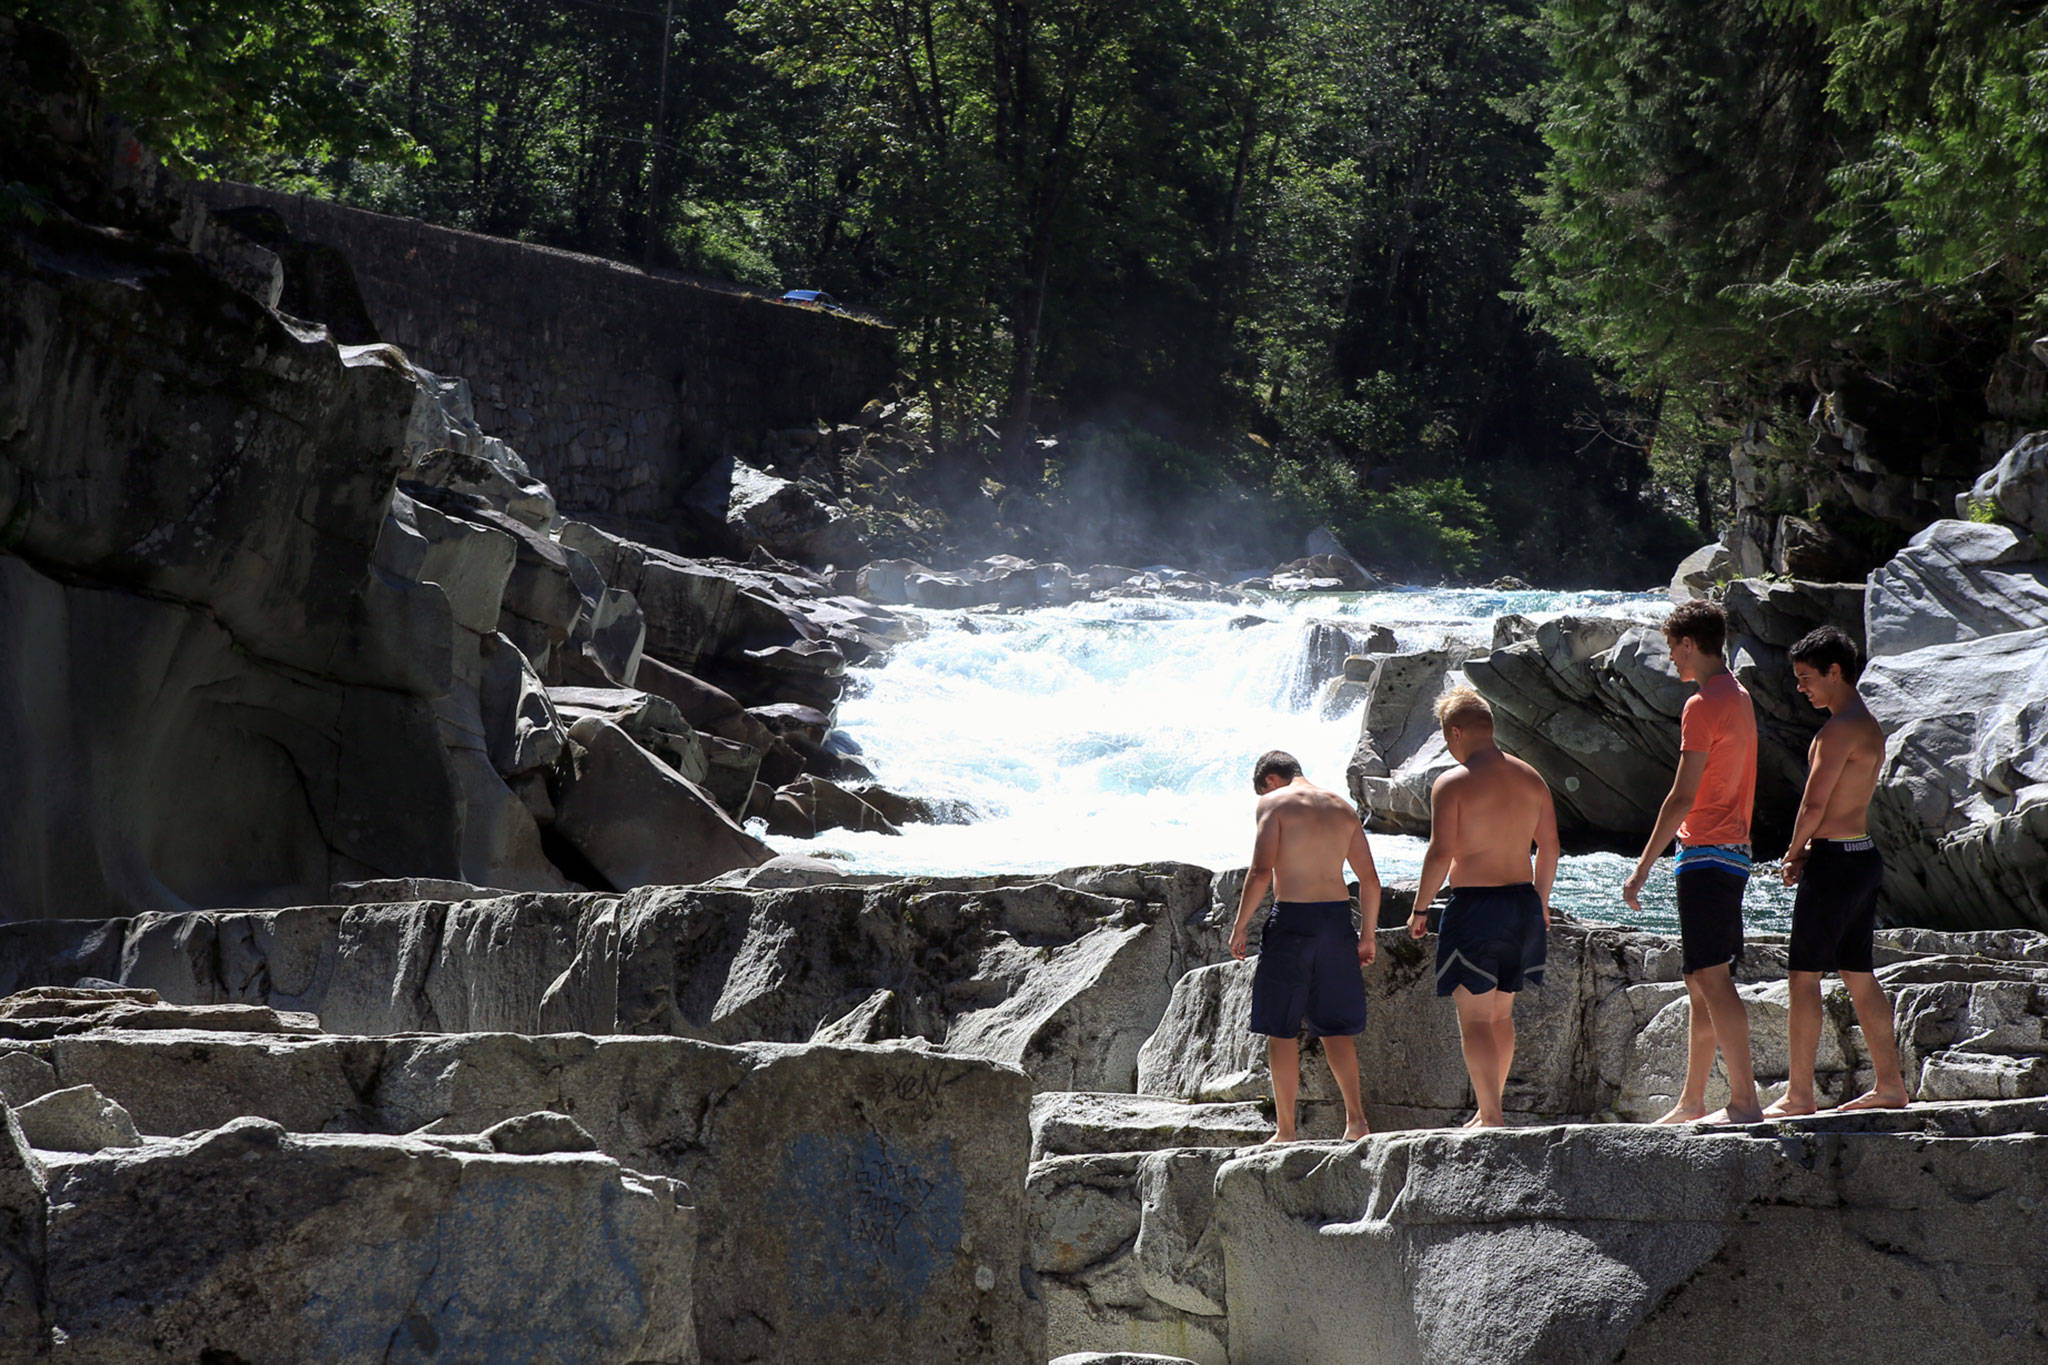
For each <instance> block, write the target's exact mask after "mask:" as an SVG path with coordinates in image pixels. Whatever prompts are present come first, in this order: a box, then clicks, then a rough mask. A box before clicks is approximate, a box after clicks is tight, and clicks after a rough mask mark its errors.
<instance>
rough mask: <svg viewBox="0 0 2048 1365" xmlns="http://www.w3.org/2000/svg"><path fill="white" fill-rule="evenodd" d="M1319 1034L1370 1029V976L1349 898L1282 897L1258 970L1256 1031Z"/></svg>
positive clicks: (1254, 1001) (1282, 1035) (1265, 934)
mask: <svg viewBox="0 0 2048 1365" xmlns="http://www.w3.org/2000/svg"><path fill="white" fill-rule="evenodd" d="M1304 1024H1306V1025H1307V1028H1308V1031H1309V1033H1310V1034H1312V1035H1314V1036H1315V1037H1317V1038H1329V1037H1339V1036H1341V1037H1349V1036H1351V1035H1354V1034H1358V1033H1362V1032H1364V1030H1365V977H1364V976H1363V975H1362V974H1361V973H1360V971H1359V967H1358V931H1357V930H1355V929H1353V928H1352V927H1351V902H1349V901H1278V902H1276V903H1275V904H1274V906H1273V909H1272V913H1270V914H1269V915H1267V916H1266V927H1265V930H1264V932H1263V933H1262V934H1261V936H1260V938H1259V960H1258V965H1257V967H1256V968H1254V969H1253V971H1252V1032H1253V1033H1263V1034H1265V1035H1266V1036H1267V1037H1269V1038H1293V1037H1295V1036H1296V1035H1298V1034H1299V1033H1300V1032H1301V1031H1302V1027H1303V1025H1304Z"/></svg>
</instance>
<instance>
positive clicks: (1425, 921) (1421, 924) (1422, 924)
mask: <svg viewBox="0 0 2048 1365" xmlns="http://www.w3.org/2000/svg"><path fill="white" fill-rule="evenodd" d="M1428 932H1429V912H1428V911H1427V910H1417V911H1416V912H1415V913H1414V914H1412V915H1410V916H1409V917H1408V937H1410V938H1421V937H1422V936H1423V935H1424V934H1426V933H1428Z"/></svg>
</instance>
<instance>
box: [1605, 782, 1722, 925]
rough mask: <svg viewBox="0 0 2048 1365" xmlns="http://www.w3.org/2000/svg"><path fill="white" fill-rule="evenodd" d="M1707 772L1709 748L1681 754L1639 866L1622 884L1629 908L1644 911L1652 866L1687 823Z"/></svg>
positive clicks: (1638, 861)
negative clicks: (1644, 887) (1643, 896)
mask: <svg viewBox="0 0 2048 1365" xmlns="http://www.w3.org/2000/svg"><path fill="white" fill-rule="evenodd" d="M1706 773H1707V751H1706V750H1705V749H1687V750H1686V751H1685V752H1684V753H1682V754H1680V755H1679V756H1678V774H1677V775H1676V776H1675V777H1673V778H1672V779H1671V792H1670V794H1669V795H1667V796H1666V797H1665V798H1664V804H1663V806H1662V807H1661V808H1659V809H1658V811H1657V824H1656V827H1655V828H1654V829H1652V830H1651V831H1650V842H1649V843H1647V844H1644V845H1643V856H1642V857H1640V858H1638V859H1636V870H1635V871H1634V872H1632V873H1630V874H1629V878H1628V880H1627V881H1625V882H1623V883H1622V884H1621V898H1622V900H1624V901H1626V902H1628V908H1629V909H1631V910H1635V911H1638V912H1640V911H1641V910H1642V908H1643V904H1642V901H1641V900H1640V899H1639V897H1640V896H1641V895H1642V894H1643V884H1644V883H1645V882H1647V881H1649V880H1650V869H1651V868H1652V867H1655V866H1656V865H1657V859H1658V858H1660V857H1662V856H1663V855H1664V850H1665V849H1667V848H1669V847H1670V846H1671V840H1672V839H1673V838H1674V837H1676V835H1677V834H1678V827H1679V826H1680V825H1682V824H1684V823H1685V817H1686V815H1687V814H1688V813H1689V812H1690V811H1691V810H1692V803H1693V799H1694V798H1695V797H1697V796H1698V795H1699V794H1700V779H1701V778H1702V777H1704V776H1706Z"/></svg>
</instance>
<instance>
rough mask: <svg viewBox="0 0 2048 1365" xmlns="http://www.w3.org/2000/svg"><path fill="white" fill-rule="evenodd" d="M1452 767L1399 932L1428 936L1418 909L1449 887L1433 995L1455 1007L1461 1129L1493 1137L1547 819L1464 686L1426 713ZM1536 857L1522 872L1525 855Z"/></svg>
mask: <svg viewBox="0 0 2048 1365" xmlns="http://www.w3.org/2000/svg"><path fill="white" fill-rule="evenodd" d="M1436 719H1437V723H1438V724H1439V725H1441V726H1443V730H1444V747H1445V748H1447V749H1449V750H1450V751H1451V757H1452V758H1455V759H1457V760H1458V764H1459V766H1458V767H1455V768H1453V769H1451V770H1450V771H1449V772H1447V773H1445V774H1444V775H1443V776H1442V777H1439V778H1438V779H1437V780H1436V786H1435V787H1434V788H1432V789H1431V791H1430V794H1429V851H1428V852H1427V853H1426V854H1424V855H1423V858H1422V882H1421V884H1420V885H1419V886H1417V887H1416V888H1415V913H1414V914H1413V915H1410V916H1409V917H1408V932H1409V934H1410V935H1411V936H1413V937H1415V938H1421V937H1422V936H1423V934H1424V933H1425V932H1427V931H1428V928H1429V919H1428V911H1429V903H1430V902H1431V901H1432V900H1435V899H1436V892H1437V888H1438V887H1439V886H1442V885H1443V884H1444V881H1445V879H1446V878H1448V879H1449V881H1450V886H1451V897H1450V901H1449V903H1448V904H1446V905H1445V906H1444V916H1443V921H1442V924H1441V926H1440V927H1439V929H1438V931H1437V940H1436V993H1437V994H1438V995H1439V996H1444V995H1448V996H1450V997H1451V998H1452V1000H1454V1001H1455V1002H1456V1003H1457V1006H1458V1038H1459V1041H1460V1042H1461V1043H1462V1044H1463V1045H1464V1049H1465V1069H1466V1070H1467V1071H1469V1072H1470V1073H1471V1074H1472V1095H1473V1098H1474V1100H1475V1101H1476V1102H1477V1104H1478V1110H1479V1112H1478V1113H1476V1114H1474V1115H1473V1116H1472V1119H1471V1121H1470V1122H1468V1123H1467V1124H1466V1125H1465V1126H1466V1127H1467V1128H1499V1127H1502V1126H1504V1125H1505V1124H1506V1123H1507V1118H1506V1116H1505V1115H1504V1114H1503V1113H1502V1110H1501V1104H1502V1092H1503V1091H1505V1090H1506V1088H1507V1083H1508V1068H1509V1067H1511V1066H1513V1065H1514V1061H1515V995H1516V993H1517V992H1518V991H1520V990H1521V988H1522V983H1523V982H1524V981H1527V982H1529V983H1530V984H1531V985H1534V986H1539V987H1540V986H1541V985H1542V984H1543V961H1544V937H1543V936H1544V932H1545V931H1546V930H1548V929H1549V928H1550V885H1551V883H1552V882H1553V881H1555V880H1556V878H1557V854H1558V845H1557V810H1556V808H1555V807H1554V806H1552V805H1551V801H1550V788H1548V787H1546V786H1544V785H1543V779H1542V778H1541V777H1539V776H1537V774H1536V770H1535V769H1534V768H1532V767H1530V766H1529V765H1528V764H1526V763H1524V762H1523V761H1522V760H1521V759H1519V758H1510V757H1509V756H1508V755H1506V754H1504V753H1502V752H1501V751H1500V746H1499V745H1497V744H1495V743H1494V739H1493V708H1492V707H1490V706H1488V705H1487V704H1486V699H1485V698H1484V697H1482V696H1480V695H1479V693H1478V692H1476V691H1474V690H1473V689H1472V688H1470V687H1455V688H1452V689H1451V690H1450V691H1449V692H1447V693H1446V694H1444V697H1443V699H1442V700H1441V701H1439V702H1438V703H1437V704H1436ZM1531 844H1534V845H1535V847H1536V863H1535V869H1534V871H1533V874H1532V872H1531V869H1530V865H1529V846H1530V845H1531Z"/></svg>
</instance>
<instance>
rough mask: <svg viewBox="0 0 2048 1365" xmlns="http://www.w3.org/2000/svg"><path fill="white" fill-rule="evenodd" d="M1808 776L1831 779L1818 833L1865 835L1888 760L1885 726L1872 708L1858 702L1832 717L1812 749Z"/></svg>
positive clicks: (1811, 779) (1819, 836)
mask: <svg viewBox="0 0 2048 1365" xmlns="http://www.w3.org/2000/svg"><path fill="white" fill-rule="evenodd" d="M1807 762H1808V764H1809V765H1810V767H1809V777H1808V781H1809V782H1810V783H1811V782H1820V783H1823V784H1827V783H1831V784H1832V785H1829V786H1827V787H1826V791H1827V798H1826V803H1825V805H1824V806H1823V808H1822V811H1821V817H1820V826H1819V828H1817V829H1816V830H1815V831H1814V832H1813V837H1814V838H1817V839H1860V838H1862V837H1863V836H1864V835H1865V834H1867V833H1869V832H1870V823H1869V810H1870V798H1871V796H1872V795H1873V794H1874V793H1875V792H1876V791H1877V777H1878V770H1879V769H1880V768H1882V767H1883V766H1884V729H1883V727H1882V726H1880V725H1879V724H1878V723H1877V721H1876V719H1875V718H1873V717H1872V716H1871V714H1870V712H1869V711H1867V710H1865V709H1864V708H1863V706H1862V705H1861V704H1860V703H1858V704H1857V705H1856V706H1855V707H1853V708H1851V709H1847V710H1844V711H1842V712H1841V713H1840V714H1837V715H1834V716H1831V717H1829V719H1828V721H1827V723H1826V724H1825V725H1823V726H1821V727H1820V733H1819V734H1817V735H1815V736H1814V737H1813V743H1812V745H1811V746H1809V747H1808V749H1807Z"/></svg>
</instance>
